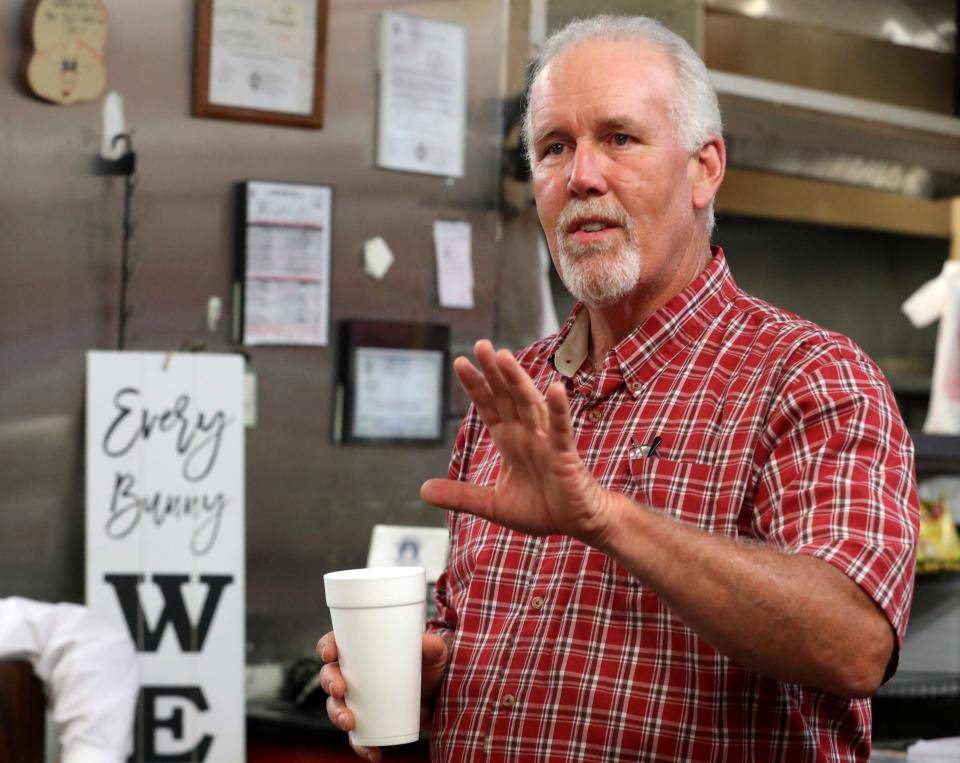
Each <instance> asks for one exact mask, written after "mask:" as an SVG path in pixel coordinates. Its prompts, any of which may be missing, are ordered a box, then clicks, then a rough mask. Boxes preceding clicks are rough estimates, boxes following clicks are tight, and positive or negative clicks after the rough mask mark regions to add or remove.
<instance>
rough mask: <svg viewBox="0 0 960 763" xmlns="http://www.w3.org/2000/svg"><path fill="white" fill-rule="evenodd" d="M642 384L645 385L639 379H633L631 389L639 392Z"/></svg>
mask: <svg viewBox="0 0 960 763" xmlns="http://www.w3.org/2000/svg"><path fill="white" fill-rule="evenodd" d="M642 386H643V385H642V384H641V383H640V382H638V381H632V382H630V389H631V390H632V391H633V392H639V391H640V388H641V387H642Z"/></svg>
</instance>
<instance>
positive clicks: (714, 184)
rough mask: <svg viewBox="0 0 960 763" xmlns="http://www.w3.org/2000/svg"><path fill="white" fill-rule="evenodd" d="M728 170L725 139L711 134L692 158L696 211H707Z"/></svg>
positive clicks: (691, 177) (690, 174) (693, 198)
mask: <svg viewBox="0 0 960 763" xmlns="http://www.w3.org/2000/svg"><path fill="white" fill-rule="evenodd" d="M726 169H727V147H726V145H724V142H723V138H721V137H720V136H719V135H714V134H711V135H710V137H709V138H708V140H707V142H706V143H704V144H703V147H702V148H701V149H700V150H699V151H697V153H695V154H694V155H693V156H691V157H690V163H689V165H688V172H687V174H688V176H689V178H690V194H691V199H692V201H693V206H694V207H695V208H696V209H706V208H707V207H708V206H709V205H710V202H711V201H712V200H713V197H714V196H716V195H717V191H718V190H719V189H720V184H721V183H722V182H723V175H724V172H726Z"/></svg>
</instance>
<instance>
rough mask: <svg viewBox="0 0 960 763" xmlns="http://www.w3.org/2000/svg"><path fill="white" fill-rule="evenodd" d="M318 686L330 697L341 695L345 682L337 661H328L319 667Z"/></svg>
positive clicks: (344, 688)
mask: <svg viewBox="0 0 960 763" xmlns="http://www.w3.org/2000/svg"><path fill="white" fill-rule="evenodd" d="M320 687H321V688H322V689H323V690H324V691H325V692H326V693H327V694H329V695H330V696H331V697H343V695H344V693H345V692H346V691H347V684H346V682H345V681H344V680H343V673H341V672H340V666H339V665H338V664H337V663H335V662H328V663H327V664H326V665H324V666H323V667H322V668H320Z"/></svg>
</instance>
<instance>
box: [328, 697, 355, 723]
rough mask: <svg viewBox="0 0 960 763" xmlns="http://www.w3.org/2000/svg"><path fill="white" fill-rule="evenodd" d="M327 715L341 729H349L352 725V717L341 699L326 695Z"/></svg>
mask: <svg viewBox="0 0 960 763" xmlns="http://www.w3.org/2000/svg"><path fill="white" fill-rule="evenodd" d="M327 717H328V718H329V719H330V722H331V723H333V725H334V726H336V727H337V728H338V729H340V730H341V731H350V730H351V729H353V727H354V721H355V719H354V717H353V713H351V712H350V711H349V710H348V709H347V704H346V702H344V701H343V700H342V699H337V698H336V697H327Z"/></svg>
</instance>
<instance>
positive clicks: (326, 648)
mask: <svg viewBox="0 0 960 763" xmlns="http://www.w3.org/2000/svg"><path fill="white" fill-rule="evenodd" d="M317 657H319V658H320V662H333V661H334V660H336V659H337V641H336V639H335V638H334V636H333V631H328V632H327V633H324V634H323V635H322V636H321V637H320V640H319V641H318V642H317Z"/></svg>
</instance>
